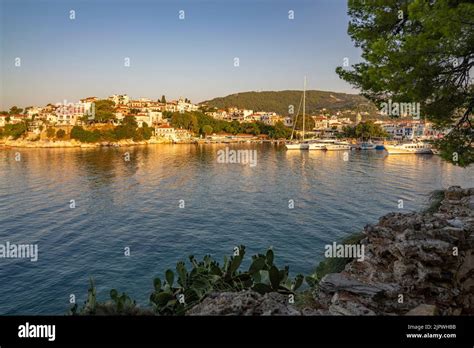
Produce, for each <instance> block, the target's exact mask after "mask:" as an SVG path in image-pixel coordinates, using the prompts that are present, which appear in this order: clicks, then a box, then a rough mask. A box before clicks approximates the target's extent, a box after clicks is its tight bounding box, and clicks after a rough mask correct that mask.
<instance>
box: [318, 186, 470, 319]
mask: <svg viewBox="0 0 474 348" xmlns="http://www.w3.org/2000/svg"><path fill="white" fill-rule="evenodd" d="M473 201H474V190H473V189H462V188H460V187H458V186H454V187H450V188H449V189H448V190H446V191H445V195H444V199H443V200H442V202H441V203H440V206H439V209H438V212H436V213H434V214H431V213H408V214H401V213H390V214H387V215H385V216H383V217H382V218H380V220H379V223H378V224H376V225H372V226H371V225H369V226H366V227H365V229H364V234H365V235H366V238H364V239H363V240H362V242H361V243H362V244H364V245H365V250H366V255H365V260H364V261H363V262H356V261H352V262H350V263H348V264H347V265H346V267H345V269H344V271H343V272H341V273H337V274H328V275H326V276H325V277H323V279H322V280H321V282H320V284H319V287H318V288H317V290H316V291H315V292H314V297H315V300H316V301H317V302H319V303H320V306H321V308H324V309H325V312H324V314H333V315H370V314H372V313H374V314H377V315H405V314H406V315H459V314H474V210H473V204H472V203H473ZM348 293H350V294H351V296H347V294H348Z"/></svg>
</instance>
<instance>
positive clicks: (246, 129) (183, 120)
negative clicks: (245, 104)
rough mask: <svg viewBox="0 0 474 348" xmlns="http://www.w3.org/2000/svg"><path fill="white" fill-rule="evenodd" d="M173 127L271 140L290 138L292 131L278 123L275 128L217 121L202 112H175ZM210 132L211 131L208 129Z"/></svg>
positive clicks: (262, 124)
mask: <svg viewBox="0 0 474 348" xmlns="http://www.w3.org/2000/svg"><path fill="white" fill-rule="evenodd" d="M171 125H172V126H173V127H175V128H184V129H188V130H190V131H192V132H194V133H197V132H199V130H200V131H201V133H202V134H206V135H208V134H209V133H212V132H215V133H220V132H226V133H231V134H239V133H245V134H253V135H259V134H267V135H269V136H270V137H271V138H288V137H289V136H290V135H291V130H290V129H289V128H287V127H285V125H283V123H281V122H280V123H277V124H276V125H275V126H268V125H266V124H264V123H263V122H252V123H240V122H238V121H232V122H228V121H224V120H216V119H215V118H213V117H211V116H209V115H206V114H204V113H202V112H201V111H193V112H184V113H180V112H175V113H172V114H171ZM206 126H209V127H211V129H212V130H211V131H210V132H206V131H204V127H206ZM208 130H209V129H208Z"/></svg>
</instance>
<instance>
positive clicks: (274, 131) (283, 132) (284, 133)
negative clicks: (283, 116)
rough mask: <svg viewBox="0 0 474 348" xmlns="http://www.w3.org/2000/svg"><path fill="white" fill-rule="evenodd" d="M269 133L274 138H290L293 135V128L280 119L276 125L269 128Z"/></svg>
mask: <svg viewBox="0 0 474 348" xmlns="http://www.w3.org/2000/svg"><path fill="white" fill-rule="evenodd" d="M268 135H269V136H270V138H273V139H282V138H288V137H289V136H290V135H291V130H290V129H289V128H288V127H285V125H284V124H283V123H282V122H281V121H278V122H277V123H275V126H274V127H272V128H271V129H270V130H269V132H268Z"/></svg>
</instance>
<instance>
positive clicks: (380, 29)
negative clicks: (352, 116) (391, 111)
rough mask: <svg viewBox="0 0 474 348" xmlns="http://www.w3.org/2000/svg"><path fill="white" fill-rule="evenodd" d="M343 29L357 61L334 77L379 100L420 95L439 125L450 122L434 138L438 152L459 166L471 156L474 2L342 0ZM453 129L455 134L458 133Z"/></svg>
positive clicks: (417, 99) (424, 111) (412, 99)
mask: <svg viewBox="0 0 474 348" xmlns="http://www.w3.org/2000/svg"><path fill="white" fill-rule="evenodd" d="M349 16H350V17H351V21H350V23H349V30H348V32H349V35H350V36H351V38H352V39H353V41H354V42H355V45H356V46H358V47H361V49H362V57H363V59H364V62H361V63H357V64H355V65H353V66H352V68H353V69H352V70H346V69H344V68H342V67H338V68H337V70H336V71H337V73H338V74H339V76H340V77H341V78H343V79H344V80H346V81H348V82H349V83H351V84H352V85H354V86H356V87H357V88H359V89H360V90H361V91H362V94H363V95H364V96H366V97H367V98H369V99H370V100H372V101H373V102H374V103H375V104H377V105H379V106H380V104H381V103H382V102H388V100H389V99H391V100H392V101H393V102H417V103H420V109H421V116H422V117H427V118H428V119H430V120H432V121H433V122H435V123H436V124H437V125H439V126H440V127H453V128H454V129H453V132H451V134H450V136H448V137H445V138H444V139H443V140H441V141H440V142H439V144H438V147H439V148H440V149H441V153H442V157H443V158H444V159H446V160H448V161H450V162H452V163H456V161H453V156H452V154H453V152H456V153H458V155H459V159H458V161H457V163H456V164H459V165H463V166H466V165H468V164H469V163H472V161H473V160H474V158H473V156H472V147H471V145H472V138H473V134H472V131H468V132H465V131H464V130H463V131H461V132H459V130H460V129H462V128H464V127H466V123H467V124H468V125H467V126H468V128H472V125H471V123H470V117H471V115H472V111H473V108H474V85H473V84H472V82H471V81H469V77H470V72H471V71H472V68H473V67H474V30H473V29H472V28H473V22H472V18H474V4H473V3H472V1H468V0H456V1H421V0H409V1H361V0H353V1H350V2H349ZM459 137H461V138H460V139H459Z"/></svg>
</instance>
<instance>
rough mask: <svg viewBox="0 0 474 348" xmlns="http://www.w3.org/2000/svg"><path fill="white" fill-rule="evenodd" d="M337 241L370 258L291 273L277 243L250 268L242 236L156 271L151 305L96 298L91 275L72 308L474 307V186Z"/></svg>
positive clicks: (456, 310) (335, 310)
mask: <svg viewBox="0 0 474 348" xmlns="http://www.w3.org/2000/svg"><path fill="white" fill-rule="evenodd" d="M341 243H343V244H345V245H346V246H347V245H352V246H354V247H356V246H364V247H365V250H367V252H366V255H365V258H364V260H363V261H362V262H360V261H361V260H358V259H357V258H356V257H338V258H326V259H325V260H324V261H322V262H320V263H319V265H318V266H317V267H316V268H315V271H314V272H313V273H312V274H310V275H308V276H306V277H304V276H303V275H301V274H298V275H296V276H295V277H294V278H291V277H290V276H289V267H288V266H285V267H283V268H279V267H277V266H276V263H275V255H274V252H273V250H272V249H269V250H267V252H266V253H265V254H257V255H254V256H252V262H251V263H250V267H249V268H248V270H244V271H242V270H241V263H242V260H243V259H244V255H245V247H244V246H240V247H236V248H235V249H234V253H233V255H232V256H231V257H230V258H228V257H224V263H223V264H222V265H221V264H219V263H218V262H217V261H215V260H214V259H213V258H212V257H211V256H209V255H207V256H205V257H204V258H203V260H202V261H197V260H196V258H195V257H194V256H192V255H191V256H189V263H188V264H185V263H184V262H181V261H180V262H178V263H177V265H176V270H175V271H173V270H170V269H168V270H166V271H165V273H164V278H163V280H162V278H155V279H154V281H153V287H154V290H153V291H152V293H151V295H150V304H149V306H147V307H140V306H139V305H138V304H137V303H136V301H134V300H132V299H131V298H130V297H129V296H128V295H127V294H125V293H122V294H120V293H119V292H118V291H117V290H115V289H112V290H111V291H110V293H109V295H110V300H108V301H105V302H100V301H98V298H97V295H98V294H97V292H96V287H95V284H94V281H93V280H92V278H91V283H90V287H89V290H88V296H87V300H86V301H85V303H84V305H83V306H82V307H79V306H78V304H77V303H76V304H74V305H73V306H72V308H71V309H70V311H69V314H71V315H472V314H474V312H473V309H474V291H473V290H474V267H473V265H474V188H469V189H462V188H461V187H459V186H452V187H450V188H448V189H446V190H439V191H435V192H433V193H432V194H431V195H430V197H429V206H428V207H427V208H425V209H424V210H421V211H420V212H411V213H389V214H386V215H384V216H382V217H381V218H380V219H379V221H378V223H376V224H373V225H367V226H365V227H364V229H363V231H362V232H359V233H355V234H352V235H350V236H349V237H347V238H346V239H344V240H343V241H341ZM188 266H190V267H191V268H189V267H188ZM304 283H306V284H304ZM299 289H301V290H299ZM298 290H299V291H298Z"/></svg>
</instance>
